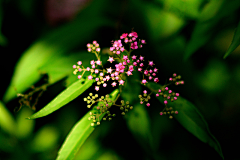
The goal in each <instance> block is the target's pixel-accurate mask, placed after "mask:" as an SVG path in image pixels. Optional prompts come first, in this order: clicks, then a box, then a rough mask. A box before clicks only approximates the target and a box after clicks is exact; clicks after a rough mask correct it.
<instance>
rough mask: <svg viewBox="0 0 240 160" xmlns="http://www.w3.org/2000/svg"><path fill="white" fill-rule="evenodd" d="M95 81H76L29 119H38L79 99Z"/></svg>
mask: <svg viewBox="0 0 240 160" xmlns="http://www.w3.org/2000/svg"><path fill="white" fill-rule="evenodd" d="M93 82H94V81H93V80H88V79H87V80H85V79H84V78H82V79H80V80H78V81H76V82H75V83H73V84H72V85H70V86H69V87H68V88H66V89H65V90H64V91H62V92H61V93H60V94H59V95H58V96H57V97H55V98H54V99H53V100H52V101H51V102H50V103H48V104H47V105H46V106H45V107H44V108H42V109H41V110H40V111H38V112H37V113H35V114H33V115H32V116H30V117H29V119H36V118H40V117H43V116H46V115H49V114H50V113H52V112H54V111H56V110H58V109H59V108H61V107H62V106H64V105H65V104H67V103H69V102H70V101H72V100H74V99H75V98H77V97H78V96H79V95H80V94H82V93H83V92H84V91H85V90H87V89H88V88H89V87H90V86H91V85H92V84H93Z"/></svg>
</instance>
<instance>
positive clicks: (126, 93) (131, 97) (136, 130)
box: [121, 72, 154, 154]
mask: <svg viewBox="0 0 240 160" xmlns="http://www.w3.org/2000/svg"><path fill="white" fill-rule="evenodd" d="M139 77H140V75H139V73H138V72H134V73H133V75H132V76H131V77H129V78H128V79H127V84H126V86H125V88H124V89H123V92H122V94H121V97H122V99H123V100H124V101H129V103H130V104H131V105H133V106H134V107H133V110H132V111H131V112H129V113H128V114H127V115H126V116H125V119H126V123H127V125H128V128H129V130H130V131H131V133H132V134H133V136H134V138H135V139H136V140H137V141H138V143H139V144H140V145H141V146H142V148H143V149H144V150H145V151H146V152H147V153H148V154H152V152H153V150H154V149H153V146H152V141H153V139H152V135H151V129H150V128H151V125H150V124H151V122H150V118H149V116H148V114H147V109H146V107H145V106H144V105H140V104H139V98H138V95H140V94H141V84H140V83H138V82H137V80H138V79H139Z"/></svg>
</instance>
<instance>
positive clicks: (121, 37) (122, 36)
mask: <svg viewBox="0 0 240 160" xmlns="http://www.w3.org/2000/svg"><path fill="white" fill-rule="evenodd" d="M127 36H128V34H127V33H123V34H122V35H121V36H120V39H123V38H126V37H127Z"/></svg>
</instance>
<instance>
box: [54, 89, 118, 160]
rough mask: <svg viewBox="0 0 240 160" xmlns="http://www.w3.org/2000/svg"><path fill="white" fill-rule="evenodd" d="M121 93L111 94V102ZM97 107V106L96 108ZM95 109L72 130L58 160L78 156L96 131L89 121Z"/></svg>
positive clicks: (69, 159) (114, 92) (115, 91)
mask: <svg viewBox="0 0 240 160" xmlns="http://www.w3.org/2000/svg"><path fill="white" fill-rule="evenodd" d="M118 93H119V90H118V89H116V90H114V91H113V92H112V93H111V96H112V97H111V100H112V101H113V100H115V98H116V97H117V95H118ZM95 107H96V106H95ZM93 110H94V109H92V110H91V111H89V112H88V113H86V115H85V116H84V117H83V118H82V119H81V120H80V121H79V122H77V124H75V126H74V127H73V128H72V130H71V131H70V133H69V134H68V136H67V138H66V139H65V141H64V143H63V145H62V147H61V149H60V151H59V153H58V157H57V160H65V159H68V160H71V159H73V158H74V156H75V155H76V154H77V152H78V150H79V148H80V147H81V146H82V145H83V143H84V142H85V141H86V139H87V138H88V137H89V136H90V134H91V133H92V132H93V131H94V130H95V127H92V126H91V123H92V121H89V120H88V118H89V113H90V112H92V111H93ZM104 115H105V114H102V115H101V116H100V117H99V120H101V119H102V118H103V117H104Z"/></svg>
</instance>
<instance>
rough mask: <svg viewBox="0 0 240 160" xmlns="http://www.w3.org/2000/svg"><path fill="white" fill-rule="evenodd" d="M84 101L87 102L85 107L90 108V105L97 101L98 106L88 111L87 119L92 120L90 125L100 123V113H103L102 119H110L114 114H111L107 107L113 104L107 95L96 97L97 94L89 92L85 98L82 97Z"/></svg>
mask: <svg viewBox="0 0 240 160" xmlns="http://www.w3.org/2000/svg"><path fill="white" fill-rule="evenodd" d="M84 101H86V102H87V104H88V105H87V107H88V108H91V106H92V105H93V104H95V103H97V102H99V103H98V106H97V107H96V108H94V110H93V111H92V112H90V117H89V118H88V119H89V120H92V123H91V126H95V124H97V125H100V117H101V115H103V114H104V115H105V117H104V118H103V120H107V119H108V120H109V121H110V120H112V117H115V116H116V114H111V113H110V111H109V109H110V107H111V106H112V105H113V103H114V102H113V101H112V100H111V99H110V97H109V95H108V94H107V95H106V96H101V97H98V94H95V95H93V94H92V93H89V96H88V97H87V98H84Z"/></svg>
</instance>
